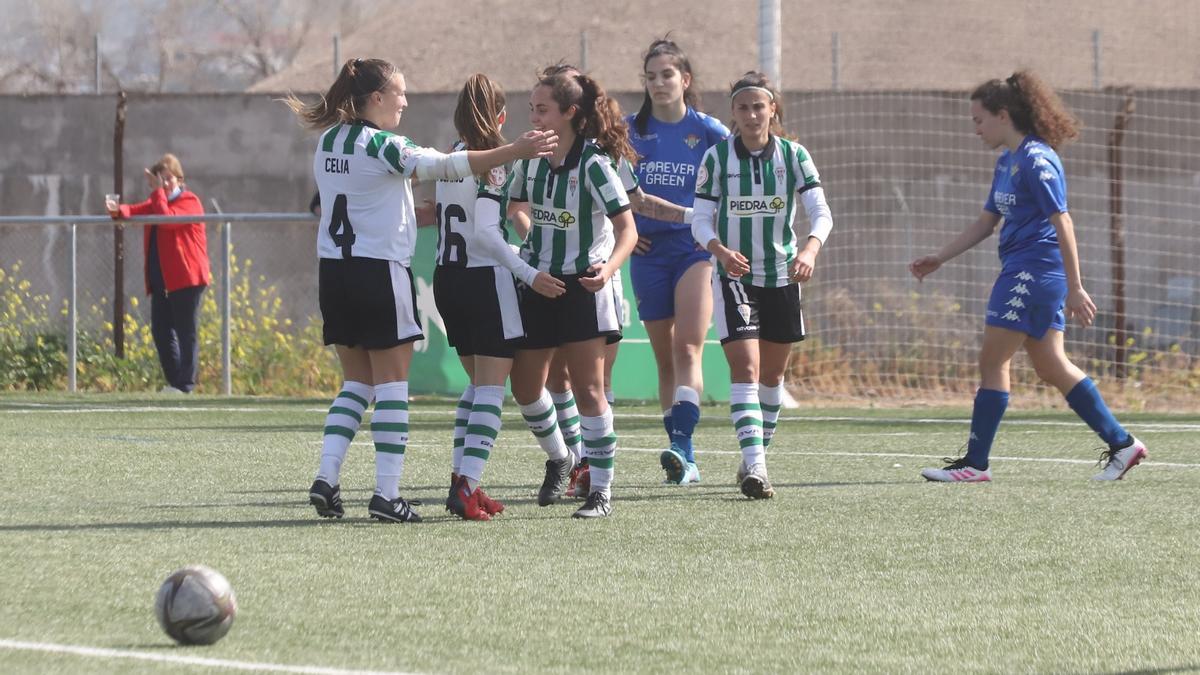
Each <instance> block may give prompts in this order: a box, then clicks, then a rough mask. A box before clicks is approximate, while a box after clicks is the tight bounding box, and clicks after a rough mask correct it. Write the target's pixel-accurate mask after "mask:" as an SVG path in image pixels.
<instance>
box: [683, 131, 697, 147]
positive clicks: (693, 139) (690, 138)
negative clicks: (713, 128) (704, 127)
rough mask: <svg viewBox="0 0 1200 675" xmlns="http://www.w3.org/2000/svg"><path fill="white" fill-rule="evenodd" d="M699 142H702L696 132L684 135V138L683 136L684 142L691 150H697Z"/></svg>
mask: <svg viewBox="0 0 1200 675" xmlns="http://www.w3.org/2000/svg"><path fill="white" fill-rule="evenodd" d="M699 143H700V137H699V136H697V135H696V134H688V135H687V136H684V138H683V144H684V145H686V146H688V149H689V150H695V149H696V146H697V145H698V144H699Z"/></svg>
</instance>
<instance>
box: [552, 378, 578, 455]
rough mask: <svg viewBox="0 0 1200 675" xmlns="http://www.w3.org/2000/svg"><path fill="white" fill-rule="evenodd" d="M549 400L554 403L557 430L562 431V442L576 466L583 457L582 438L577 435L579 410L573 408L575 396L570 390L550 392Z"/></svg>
mask: <svg viewBox="0 0 1200 675" xmlns="http://www.w3.org/2000/svg"><path fill="white" fill-rule="evenodd" d="M550 398H551V399H552V400H553V401H554V410H555V412H556V413H557V414H558V428H559V429H560V430H561V431H562V436H563V442H564V443H566V444H567V452H570V453H571V455H572V456H573V457H574V458H575V460H574V461H575V463H576V464H578V463H579V460H580V458H581V457H582V456H583V455H582V454H581V453H582V452H583V450H582V447H583V436H581V435H580V433H579V408H578V407H576V406H575V394H574V392H572V391H571V390H570V389H568V390H566V391H564V392H557V391H552V392H550Z"/></svg>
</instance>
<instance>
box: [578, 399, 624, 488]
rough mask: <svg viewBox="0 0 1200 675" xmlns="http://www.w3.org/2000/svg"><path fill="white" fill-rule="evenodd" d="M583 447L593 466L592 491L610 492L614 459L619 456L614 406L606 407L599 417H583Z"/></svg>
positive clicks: (590, 465)
mask: <svg viewBox="0 0 1200 675" xmlns="http://www.w3.org/2000/svg"><path fill="white" fill-rule="evenodd" d="M580 423H581V426H582V427H583V448H584V454H585V456H586V457H587V460H588V466H589V467H591V469H590V470H589V473H590V474H591V479H592V487H591V490H592V492H604V493H605V494H608V493H610V491H611V489H612V482H613V473H614V471H615V469H614V466H613V460H615V459H616V456H617V433H616V431H614V430H613V414H612V408H606V409H605V410H604V412H603V413H602V414H600V415H599V416H598V417H581V418H580Z"/></svg>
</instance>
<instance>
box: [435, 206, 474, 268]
mask: <svg viewBox="0 0 1200 675" xmlns="http://www.w3.org/2000/svg"><path fill="white" fill-rule="evenodd" d="M452 220H457V221H458V222H460V223H465V222H467V212H466V210H464V209H463V207H461V206H459V205H458V204H447V205H446V208H445V210H443V209H442V204H441V203H440V202H439V203H438V205H437V226H438V234H439V235H440V236H441V238H442V246H441V249H442V260H441V264H442V266H443V267H466V266H467V239H466V237H464V236H462V235H461V234H459V233H458V232H455V231H453V230H451V229H450V221H452Z"/></svg>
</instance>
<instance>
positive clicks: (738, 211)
mask: <svg viewBox="0 0 1200 675" xmlns="http://www.w3.org/2000/svg"><path fill="white" fill-rule="evenodd" d="M785 206H787V202H785V201H783V198H782V197H772V198H770V199H768V198H767V197H731V198H730V199H729V201H728V202H727V207H728V209H729V215H730V216H732V217H735V218H748V217H750V216H774V215H776V214H778V213H779V212H780V211H782V210H783V208H784V207H785Z"/></svg>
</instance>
